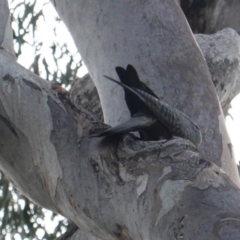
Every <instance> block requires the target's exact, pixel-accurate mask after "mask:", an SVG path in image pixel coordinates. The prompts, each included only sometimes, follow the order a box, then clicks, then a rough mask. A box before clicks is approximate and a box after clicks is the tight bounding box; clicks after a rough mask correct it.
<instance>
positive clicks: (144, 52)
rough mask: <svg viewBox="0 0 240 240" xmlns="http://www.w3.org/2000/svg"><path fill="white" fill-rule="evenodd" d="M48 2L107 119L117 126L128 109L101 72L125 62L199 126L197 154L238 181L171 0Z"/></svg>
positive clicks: (200, 65) (201, 70)
mask: <svg viewBox="0 0 240 240" xmlns="http://www.w3.org/2000/svg"><path fill="white" fill-rule="evenodd" d="M52 2H53V4H54V6H55V7H56V10H57V11H58V13H59V15H60V17H61V18H62V19H63V21H64V22H65V24H66V25H67V27H68V29H69V31H70V33H71V34H72V36H73V39H74V41H75V43H76V46H77V48H78V50H79V52H80V53H81V56H82V58H83V60H84V62H85V64H86V66H87V67H88V69H89V73H90V75H91V77H92V79H93V81H94V83H95V85H96V87H97V90H98V93H99V97H100V101H101V106H102V109H103V115H104V120H105V122H106V123H107V124H110V125H117V123H119V122H122V121H124V120H126V119H127V118H128V117H129V112H128V110H127V108H126V104H125V102H124V97H123V91H122V89H119V88H117V87H116V86H115V85H114V84H112V83H109V81H107V80H105V79H104V78H103V75H110V76H111V77H116V73H115V71H114V68H115V67H116V66H118V65H120V66H126V65H127V64H129V63H131V64H132V65H134V66H135V68H136V69H137V70H138V72H139V74H140V77H141V80H142V81H143V82H145V83H146V84H147V85H148V86H149V87H150V88H151V89H154V91H155V93H157V95H158V96H159V97H160V99H161V100H163V101H164V102H166V103H168V104H170V105H171V106H174V107H176V108H178V109H180V110H182V111H183V112H184V113H185V114H187V115H188V116H189V117H190V118H191V119H193V120H194V121H195V122H196V123H197V124H198V125H199V126H200V128H201V129H202V132H203V143H202V145H201V147H200V152H201V154H202V155H203V156H204V157H205V158H206V159H211V161H213V162H214V163H216V164H217V165H219V166H221V167H222V168H223V169H224V170H225V171H226V172H227V174H228V175H229V176H230V177H231V178H232V179H233V181H235V182H236V183H237V184H239V183H238V182H239V177H238V173H237V169H236V164H235V160H234V158H233V157H232V156H233V155H232V153H231V150H229V149H231V147H228V146H231V143H230V139H229V138H228V134H227V132H226V128H225V123H224V117H223V115H222V113H221V111H220V108H219V103H218V99H217V96H216V93H215V89H214V86H213V84H212V82H211V77H210V74H209V71H208V69H207V65H206V62H205V60H204V58H203V56H202V54H201V52H200V51H199V47H198V45H197V44H196V41H195V39H194V37H193V35H192V33H191V31H190V29H189V26H188V24H187V23H186V20H185V18H184V16H183V14H182V11H181V9H180V7H179V5H178V3H177V2H176V1H174V0H171V1H166V0H162V1H161V2H159V1H154V0H152V1H144V2H141V3H139V2H138V3H132V2H131V1H127V0H125V1H121V2H120V1H105V2H104V3H101V2H98V3H96V2H95V1H87V2H85V1H84V2H83V1H72V2H71V3H70V2H69V1H65V0H59V1H52ZM66 9H68V11H66ZM166 9H167V10H166ZM90 16H91V17H90ZM86 19H87V21H86ZM77 26H79V28H80V30H79V31H76V28H77ZM209 103H211V104H209Z"/></svg>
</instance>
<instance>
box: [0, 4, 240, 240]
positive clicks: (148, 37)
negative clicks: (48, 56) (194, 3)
mask: <svg viewBox="0 0 240 240" xmlns="http://www.w3.org/2000/svg"><path fill="white" fill-rule="evenodd" d="M157 3H158V4H157ZM55 6H56V8H57V9H58V11H59V12H60V13H61V16H62V17H63V20H65V22H66V23H67V25H68V27H69V29H70V31H72V34H73V36H74V38H75V41H76V42H77V41H79V42H81V41H82V42H81V44H80V43H79V46H78V47H79V49H81V53H82V55H83V57H84V60H85V62H86V63H87V64H88V68H89V70H90V74H91V76H92V77H93V79H94V81H95V82H96V83H97V84H96V85H97V87H98V88H99V89H100V90H99V93H100V99H101V103H102V106H103V111H104V115H105V117H106V118H107V122H112V123H116V122H117V121H118V120H120V119H121V118H122V117H127V114H124V113H125V112H127V111H126V106H125V105H124V104H123V103H120V100H121V99H123V96H122V92H121V88H115V86H114V85H111V84H109V83H106V82H103V81H102V82H101V80H102V75H103V73H104V74H106V73H107V74H109V75H111V73H112V75H113V74H114V73H113V69H114V67H115V66H116V65H124V64H126V63H129V61H130V62H131V63H132V64H133V65H136V67H137V68H139V71H140V72H141V74H140V76H142V78H143V81H144V79H145V81H146V80H147V79H148V81H147V83H148V84H149V86H150V87H151V88H152V89H154V90H155V91H156V92H158V93H159V95H160V97H161V96H162V97H163V95H164V99H165V101H166V102H168V103H169V104H170V105H173V106H175V107H178V108H179V109H180V110H182V111H184V112H185V113H187V115H189V116H190V117H191V118H193V119H194V120H195V121H196V122H198V123H199V124H200V126H201V128H202V132H203V134H204V140H203V141H204V144H203V147H202V148H201V149H200V150H201V151H200V152H199V151H198V149H196V147H195V146H194V145H193V144H191V143H190V142H189V141H187V140H184V139H181V138H173V139H171V140H170V141H149V142H143V141H136V140H135V138H133V137H132V135H131V134H129V135H125V136H123V137H119V138H113V139H111V138H110V139H107V138H106V139H100V138H90V137H89V136H90V134H91V133H92V132H94V131H96V130H99V129H104V128H106V127H107V126H106V125H105V124H103V123H101V122H98V121H97V120H96V118H95V117H94V116H93V115H92V114H91V113H89V112H88V111H86V110H85V109H84V108H83V107H82V106H81V105H80V106H78V107H75V105H74V104H73V103H72V101H71V99H70V97H69V95H68V92H66V91H65V90H64V89H62V88H61V87H59V86H57V85H51V83H49V82H46V81H44V80H42V79H40V78H39V77H37V76H36V75H34V74H33V73H31V72H29V71H28V70H26V69H24V68H23V67H21V66H20V65H18V64H17V63H16V62H15V60H14V59H13V58H12V56H11V55H9V54H8V53H7V52H6V51H4V50H0V136H1V137H0V168H1V170H2V171H3V172H4V173H5V174H6V176H7V177H8V178H9V179H10V180H11V181H12V182H13V183H14V185H15V186H16V187H17V188H18V189H19V190H20V191H21V192H23V194H25V195H26V196H28V197H29V198H30V199H32V200H33V201H34V202H36V203H38V204H39V205H41V206H44V207H46V208H49V209H51V210H53V211H55V212H57V213H61V214H62V215H64V216H65V217H66V218H68V219H70V220H71V221H73V222H74V223H75V224H76V225H77V226H78V227H79V228H80V229H81V230H83V231H85V232H88V233H90V234H91V235H93V236H94V237H90V235H89V234H85V233H82V232H80V231H78V232H76V233H75V234H74V235H72V236H73V237H72V238H71V239H74V237H75V239H76V237H81V238H82V239H84V238H85V239H89V240H90V239H92V240H95V239H97V238H98V239H104V240H117V239H143V240H153V239H154V240H155V239H159V238H160V239H166V240H167V239H176V238H185V239H192V238H193V236H194V239H197V240H198V239H202V234H203V233H204V236H205V237H206V239H213V240H215V239H229V236H231V238H232V239H237V238H238V236H239V235H240V233H239V229H240V228H239V222H240V206H239V204H240V203H239V198H240V190H239V188H238V187H237V186H236V184H235V183H233V181H232V180H234V181H235V182H236V183H238V178H236V175H234V174H235V173H234V168H233V162H231V160H233V158H232V157H231V156H230V153H231V151H230V150H231V145H229V144H230V142H228V140H227V139H226V132H225V127H224V120H223V117H222V115H221V111H220V108H219V106H218V100H217V97H216V95H215V90H214V86H213V84H212V82H211V79H210V75H209V73H208V70H207V65H206V63H205V61H204V58H203V56H202V55H201V52H200V51H199V49H198V46H197V45H196V43H195V40H194V38H193V36H192V35H191V33H190V30H189V29H188V26H187V24H186V22H185V19H184V17H183V15H182V12H181V10H180V8H179V6H178V5H177V2H176V1H169V0H161V4H159V1H147V2H141V3H139V2H134V3H133V2H128V1H121V2H120V1H104V2H98V1H97V2H96V1H92V0H90V1H79V0H78V1H76V0H73V1H71V2H70V1H64V0H61V1H60V0H59V1H55ZM123 12H124V13H125V14H126V15H125V16H124V18H123V16H122V14H121V13H123ZM90 15H91V16H93V17H91V18H86V16H90ZM125 17H126V19H125ZM86 19H89V21H85V20H86ZM124 19H125V20H124ZM139 23H140V24H139ZM176 23H177V24H176ZM77 26H81V29H80V27H79V28H77ZM77 29H78V30H77ZM0 30H1V31H2V30H4V31H5V29H0ZM80 32H81V34H80ZM120 32H121V33H122V35H121V36H119V35H118V37H117V35H116V34H117V33H120ZM110 33H111V34H110ZM110 36H113V39H111V41H109V40H108V39H109V37H110ZM123 43H124V44H123ZM80 46H81V47H80ZM156 47H158V48H156ZM156 49H159V50H158V51H159V52H158V53H157V52H156ZM160 56H161V57H160ZM135 63H136V64H135ZM156 79H157V80H156ZM155 80H156V81H155ZM176 86H178V88H176ZM115 93H116V94H115ZM108 107H110V109H108ZM111 111H112V112H111ZM112 114H115V116H113V115H112ZM122 114H123V116H122ZM220 159H221V161H220ZM214 162H216V163H217V164H218V165H219V166H222V169H225V170H226V172H227V174H226V173H225V172H224V171H223V170H222V169H220V168H219V167H218V166H216V165H215V164H214ZM229 166H230V167H229ZM234 166H235V164H234ZM228 175H229V176H230V177H231V179H232V180H230V178H229V177H228Z"/></svg>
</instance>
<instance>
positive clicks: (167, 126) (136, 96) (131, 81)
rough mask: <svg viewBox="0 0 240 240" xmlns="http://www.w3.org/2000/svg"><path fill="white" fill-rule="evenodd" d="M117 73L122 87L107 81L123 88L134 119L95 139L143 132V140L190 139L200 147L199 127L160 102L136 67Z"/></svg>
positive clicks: (121, 69)
mask: <svg viewBox="0 0 240 240" xmlns="http://www.w3.org/2000/svg"><path fill="white" fill-rule="evenodd" d="M116 72H117V74H118V76H119V78H120V80H121V83H120V82H118V81H116V80H114V79H112V78H110V77H107V76H105V77H106V78H107V79H109V80H111V81H113V82H115V83H117V84H118V85H120V86H122V87H123V88H124V91H125V100H126V104H127V106H128V109H129V111H130V113H131V118H130V119H129V120H128V121H126V122H124V123H122V124H120V125H118V126H116V127H113V128H110V129H107V130H105V131H103V132H101V133H98V134H94V135H93V136H95V137H101V136H110V135H114V134H120V133H127V132H131V131H139V134H140V137H141V139H142V140H159V139H170V138H171V137H172V136H177V137H181V138H184V139H188V140H190V141H191V142H193V143H194V144H195V145H196V146H199V145H200V143H201V132H200V129H199V127H198V126H197V125H196V124H195V123H194V122H193V121H192V120H191V119H190V118H189V117H187V116H186V115H185V114H184V113H182V112H181V111H179V110H177V109H176V108H173V107H171V106H169V105H168V104H166V103H164V102H162V101H160V100H159V99H158V97H157V96H156V95H155V94H154V93H153V92H152V90H151V89H150V88H148V87H147V86H146V85H145V84H144V83H142V82H141V81H140V80H139V77H138V74H137V72H136V70H135V69H134V67H133V66H131V65H128V66H127V69H126V70H125V69H124V68H122V67H117V68H116Z"/></svg>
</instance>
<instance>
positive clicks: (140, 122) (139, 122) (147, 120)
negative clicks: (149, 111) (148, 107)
mask: <svg viewBox="0 0 240 240" xmlns="http://www.w3.org/2000/svg"><path fill="white" fill-rule="evenodd" d="M155 122H156V119H155V118H153V117H152V116H151V115H150V116H148V115H146V114H137V115H136V116H133V117H132V118H130V119H129V120H127V121H126V122H124V123H121V124H119V125H117V126H116V127H112V128H110V129H107V130H105V131H103V132H100V133H94V134H92V135H91V136H92V137H103V136H111V135H114V134H122V133H128V132H135V131H139V130H141V129H143V128H146V127H149V126H152V125H153V124H154V123H155Z"/></svg>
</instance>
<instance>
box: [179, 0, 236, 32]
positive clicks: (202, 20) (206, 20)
mask: <svg viewBox="0 0 240 240" xmlns="http://www.w3.org/2000/svg"><path fill="white" fill-rule="evenodd" d="M179 2H180V6H181V8H182V9H183V12H184V14H185V15H186V18H187V20H188V22H189V24H190V26H191V28H192V30H193V32H194V33H207V34H209V33H215V32H217V31H219V30H222V29H224V28H229V27H230V28H233V29H234V30H236V31H237V32H238V33H240V26H239V22H240V16H239V11H240V2H239V1H238V0H231V1H228V0H214V1H208V0H200V1H199V0H179Z"/></svg>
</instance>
